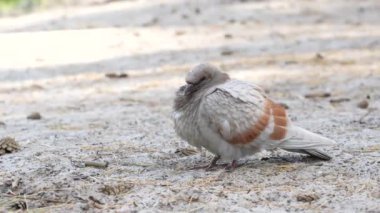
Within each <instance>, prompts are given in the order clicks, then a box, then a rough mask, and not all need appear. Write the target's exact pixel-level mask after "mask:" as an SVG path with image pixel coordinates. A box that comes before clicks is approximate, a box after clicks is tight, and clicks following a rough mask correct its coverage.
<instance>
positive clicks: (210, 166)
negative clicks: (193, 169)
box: [206, 155, 220, 170]
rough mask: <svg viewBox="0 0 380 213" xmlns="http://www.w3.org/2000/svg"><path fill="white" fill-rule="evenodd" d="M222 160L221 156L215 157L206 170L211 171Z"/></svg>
mask: <svg viewBox="0 0 380 213" xmlns="http://www.w3.org/2000/svg"><path fill="white" fill-rule="evenodd" d="M219 159H220V155H215V156H214V158H213V159H212V160H211V162H210V164H209V165H208V166H207V168H206V170H211V169H213V168H214V167H216V162H217V161H218V160H219Z"/></svg>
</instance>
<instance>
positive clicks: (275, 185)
mask: <svg viewBox="0 0 380 213" xmlns="http://www.w3.org/2000/svg"><path fill="white" fill-rule="evenodd" d="M379 9H380V3H379V2H378V1H376V0H373V1H343V0H337V1H327V0H317V1H295V0H283V1H275V0H273V1H231V0H212V1H183V0H157V1H148V0H139V1H115V2H110V3H107V4H95V5H91V4H90V5H89V4H86V5H83V6H75V7H74V6H73V7H70V6H67V7H64V8H62V7H58V8H53V9H49V10H46V11H38V12H35V13H32V14H25V15H22V16H18V17H8V18H2V19H0V32H1V34H0V47H1V48H0V121H1V122H3V123H4V124H3V125H0V138H3V137H14V138H15V139H16V141H18V143H19V144H20V146H21V149H20V151H18V152H15V153H10V154H6V155H2V156H0V168H1V169H0V212H2V211H4V212H5V211H8V209H9V207H12V208H13V209H18V208H21V209H23V208H24V209H25V208H27V209H29V210H33V211H36V212H67V211H86V210H89V211H116V212H132V211H140V210H144V211H147V212H156V211H164V212H165V211H175V212H179V211H183V212H216V211H217V212H221V211H228V212H249V211H255V212H268V211H278V212H284V211H302V212H304V211H307V212H378V211H379V208H380V190H379V189H380V186H379V185H380V170H379V168H380V141H379V138H380V113H379V107H380V101H379V99H380V28H379V24H380V13H379V12H378V11H379ZM200 62H209V63H213V64H215V65H217V66H220V67H221V68H222V69H223V70H225V71H226V72H228V74H230V75H231V76H232V77H233V78H236V79H241V80H246V81H250V82H252V83H255V84H258V85H260V86H262V87H263V88H265V90H266V91H267V92H268V94H269V95H270V96H271V97H272V98H273V99H275V100H277V101H279V102H281V103H284V104H286V105H287V106H288V107H289V114H290V116H291V118H292V120H293V122H294V123H296V124H298V125H300V126H302V127H304V128H306V129H309V130H311V131H314V132H316V133H319V134H322V135H324V136H326V137H329V138H331V139H333V140H335V141H336V142H337V146H336V147H332V148H328V149H327V150H326V151H327V152H329V153H330V154H331V155H332V156H333V157H334V158H333V160H332V161H329V162H321V161H315V160H313V159H311V158H308V157H305V156H301V155H297V154H294V153H288V152H285V151H279V150H278V151H274V152H262V153H259V154H257V155H255V156H252V157H249V158H247V159H241V160H240V163H243V164H244V165H243V166H242V167H240V168H238V169H236V170H235V171H233V172H231V173H229V172H226V171H225V170H224V169H223V168H220V169H217V170H216V171H205V170H203V169H195V170H194V169H192V168H193V167H194V166H199V165H205V164H207V163H208V162H209V160H210V159H211V158H212V155H211V154H210V153H206V155H202V154H201V153H199V152H191V151H187V152H186V151H183V149H191V147H190V146H189V145H187V143H186V142H184V141H182V140H181V139H180V138H179V137H178V136H176V134H175V132H174V130H173V122H172V120H171V110H172V101H173V97H174V92H175V90H176V89H177V88H178V87H179V86H180V85H182V84H183V83H184V76H185V74H186V72H187V71H188V70H189V69H190V68H191V67H192V66H194V65H196V64H198V63H200ZM110 73H114V74H116V75H118V74H123V73H125V74H128V76H127V77H125V78H109V77H106V74H110ZM321 92H323V93H328V94H329V95H330V96H329V97H320V98H318V97H315V98H305V95H308V94H315V93H321ZM364 100H366V101H368V103H369V106H368V107H367V108H365V109H362V108H359V107H358V103H359V102H361V101H364ZM33 112H39V113H40V114H41V119H37V120H31V119H27V116H28V115H30V114H31V113H33ZM183 152H184V153H185V154H183ZM85 161H92V162H99V163H104V162H107V163H108V164H107V167H106V168H104V167H101V168H97V167H87V166H85V164H84V162H85Z"/></svg>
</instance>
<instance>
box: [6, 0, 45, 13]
mask: <svg viewBox="0 0 380 213" xmlns="http://www.w3.org/2000/svg"><path fill="white" fill-rule="evenodd" d="M42 1H43V0H0V15H4V14H14V13H17V12H25V11H30V10H32V9H33V8H35V7H36V6H38V5H40V4H41V2H42Z"/></svg>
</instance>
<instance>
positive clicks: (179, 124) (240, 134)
mask: <svg viewBox="0 0 380 213" xmlns="http://www.w3.org/2000/svg"><path fill="white" fill-rule="evenodd" d="M185 81H186V84H185V85H183V86H181V87H180V88H179V89H178V90H177V91H176V92H175V98H174V104H173V112H172V118H173V121H174V129H175V132H176V134H177V135H178V136H179V137H180V138H182V139H183V140H185V141H187V142H188V143H189V144H190V145H192V146H195V147H197V148H198V149H202V148H205V149H207V150H208V151H210V152H211V153H213V154H214V158H213V159H212V161H211V162H210V164H209V165H208V166H207V168H209V169H211V168H213V167H215V166H217V162H218V161H219V160H222V161H228V162H230V163H229V164H227V166H226V169H227V170H233V169H235V168H236V167H238V166H239V165H238V163H237V161H238V160H239V159H241V158H244V157H246V156H250V155H253V154H255V153H258V152H260V151H262V150H274V149H278V148H279V149H283V150H286V151H289V152H296V153H302V154H307V155H310V156H312V157H315V158H318V159H320V160H326V161H327V160H330V159H331V158H332V157H331V156H330V155H328V154H327V153H325V152H323V151H321V150H320V148H321V147H325V146H332V145H334V144H336V143H335V141H333V140H331V139H328V138H326V137H324V136H322V135H319V134H316V133H313V132H310V131H308V130H306V129H304V128H302V127H299V126H297V125H295V124H294V123H293V122H292V121H291V120H290V118H289V117H288V113H287V111H286V109H285V108H284V107H283V105H281V104H279V103H277V102H275V101H274V100H272V99H271V98H270V97H268V96H267V95H266V94H265V92H264V90H263V89H262V88H260V87H259V86H257V85H255V84H253V83H250V82H247V81H241V80H236V79H231V78H230V76H229V75H228V74H227V73H224V72H222V71H221V70H220V69H219V68H218V67H216V66H214V65H211V64H208V63H202V64H198V65H196V66H195V67H193V68H192V69H191V70H190V71H189V72H188V73H187V75H186V78H185Z"/></svg>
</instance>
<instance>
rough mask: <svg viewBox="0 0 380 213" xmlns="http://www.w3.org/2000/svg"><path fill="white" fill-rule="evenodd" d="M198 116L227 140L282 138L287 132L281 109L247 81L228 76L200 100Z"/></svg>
mask: <svg viewBox="0 0 380 213" xmlns="http://www.w3.org/2000/svg"><path fill="white" fill-rule="evenodd" d="M200 116H202V118H205V119H206V120H207V123H208V125H209V127H211V128H212V129H213V130H214V131H215V132H217V133H218V134H220V136H221V137H222V138H223V139H224V140H226V141H227V142H229V143H231V144H236V145H239V144H241V145H244V144H249V143H253V142H257V141H260V142H263V141H268V143H270V141H272V142H273V141H277V142H278V141H282V140H283V139H285V138H286V136H287V126H288V123H289V119H288V118H287V115H286V112H285V109H284V108H283V107H282V106H281V105H279V104H276V103H274V102H273V101H271V100H270V99H269V98H267V97H266V96H265V94H264V93H263V91H262V90H261V89H260V88H259V87H257V86H255V85H253V84H249V83H247V82H242V81H236V80H231V81H228V82H226V83H225V84H222V85H220V86H218V87H216V88H213V89H212V90H210V91H209V93H208V94H207V95H206V96H205V97H204V99H203V100H202V105H201V108H200Z"/></svg>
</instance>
